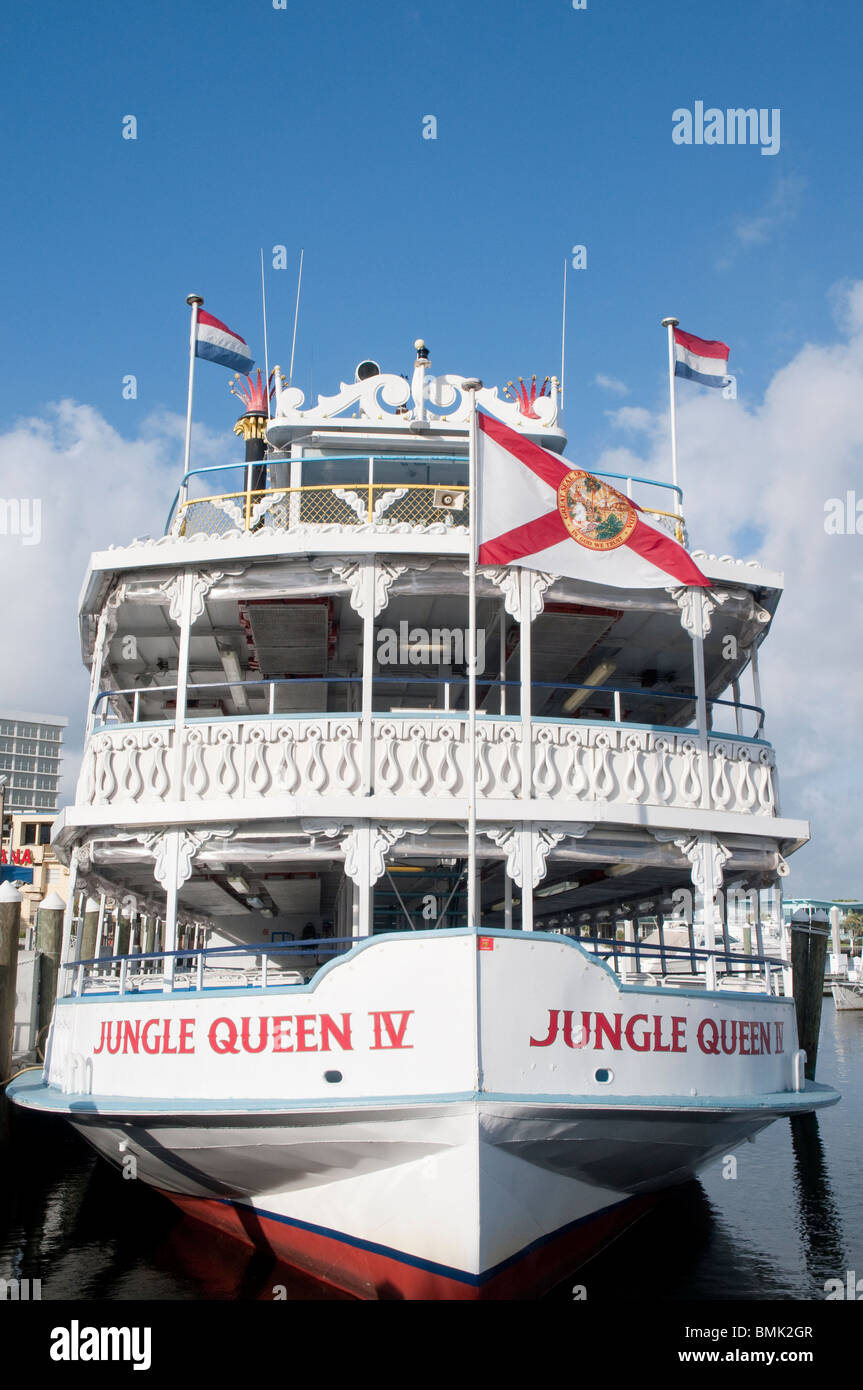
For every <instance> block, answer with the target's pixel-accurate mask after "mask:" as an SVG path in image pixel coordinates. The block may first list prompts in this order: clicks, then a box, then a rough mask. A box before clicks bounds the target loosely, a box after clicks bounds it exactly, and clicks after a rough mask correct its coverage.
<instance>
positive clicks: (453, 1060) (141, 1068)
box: [13, 932, 838, 1298]
mask: <svg viewBox="0 0 863 1390" xmlns="http://www.w3.org/2000/svg"><path fill="white" fill-rule="evenodd" d="M483 943H484V944H483ZM478 948H479V949H478ZM392 1002H398V1003H399V1004H400V1005H402V1006H403V1007H401V1008H400V1009H398V1010H392V1009H386V1008H385V1007H384V1006H385V1005H386V1004H387V1003H392ZM301 1010H302V1012H300V1011H301ZM385 1015H386V1018H388V1019H389V1022H388V1023H387V1022H386V1018H385ZM274 1018H275V1019H281V1020H282V1022H283V1023H284V1020H285V1019H286V1018H290V1019H293V1020H294V1022H293V1025H292V1026H291V1027H290V1028H285V1027H284V1026H283V1027H281V1029H278V1028H275V1027H274V1025H273V1024H272V1023H269V1024H267V1025H266V1026H265V1024H264V1022H263V1020H266V1019H270V1020H272V1019H274ZM325 1019H330V1020H331V1022H332V1026H330V1025H327V1024H325V1022H324V1020H325ZM301 1020H305V1022H302V1021H301ZM579 1020H582V1022H581V1024H580V1026H578V1025H579ZM265 1034H266V1039H267V1040H268V1042H267V1041H266V1040H265V1041H264V1042H263V1043H262V1039H264V1035H265ZM144 1037H146V1038H148V1047H149V1048H150V1049H151V1050H150V1051H149V1052H147V1053H146V1054H142V1052H141V1050H140V1049H141V1044H142V1040H143V1038H144ZM183 1038H185V1047H186V1050H181V1049H182V1039H183ZM286 1038H291V1039H292V1040H293V1046H292V1048H291V1049H290V1050H288V1051H282V1050H281V1049H280V1048H279V1049H276V1050H273V1049H274V1046H275V1042H276V1040H277V1039H280V1040H281V1041H282V1042H284V1041H285V1040H286ZM135 1039H137V1050H134V1048H135ZM243 1039H245V1041H246V1045H247V1046H246V1048H245V1049H244V1047H243V1045H242V1040H243ZM301 1039H302V1040H304V1043H305V1046H304V1047H303V1049H302V1050H301V1052H300V1053H299V1054H298V1052H297V1050H296V1046H297V1044H298V1043H299V1041H300V1040H301ZM325 1043H326V1056H325V1057H322V1055H321V1052H322V1050H323V1045H324V1044H325ZM124 1044H125V1045H126V1046H125V1050H124ZM163 1045H164V1047H167V1048H168V1049H169V1051H168V1052H165V1051H163V1050H161V1048H162V1047H163ZM227 1045H230V1047H231V1048H233V1047H234V1046H236V1047H237V1049H238V1051H236V1052H234V1051H225V1050H220V1049H224V1048H225V1047H226V1046H227ZM723 1047H724V1049H725V1050H723ZM109 1049H114V1050H109ZM249 1049H256V1051H255V1057H254V1060H252V1059H251V1058H250V1056H249ZM753 1049H754V1051H753ZM795 1051H796V1030H795V1026H794V1011H793V1005H792V1004H791V1002H790V1001H787V1000H780V999H773V998H769V997H768V996H761V997H756V996H752V995H747V996H743V995H741V996H734V995H729V994H728V993H727V992H724V993H723V994H722V995H721V996H720V995H714V994H709V993H707V992H706V991H704V990H699V991H692V992H691V993H688V992H686V991H682V990H674V991H670V990H662V989H661V988H654V987H646V986H645V987H627V986H622V985H621V984H620V982H619V981H618V980H617V978H616V976H614V975H613V974H612V972H611V971H609V970H607V969H606V968H605V967H604V966H603V965H602V964H601V963H600V962H598V961H596V960H595V959H594V958H592V957H591V956H590V955H588V953H586V952H585V951H583V950H582V949H581V948H580V947H578V946H576V945H574V944H573V943H571V942H568V941H565V940H561V939H559V938H552V937H542V936H539V935H538V934H537V935H535V936H534V937H529V936H527V935H526V934H522V933H512V934H505V933H500V934H490V935H489V936H486V937H477V936H475V935H474V934H471V933H461V932H453V933H428V934H422V935H421V934H416V935H414V936H410V937H399V938H395V937H390V938H378V939H377V940H375V941H374V942H372V943H369V945H368V946H364V947H362V948H360V949H359V950H356V951H354V952H352V953H351V955H350V956H347V957H343V958H341V959H340V960H339V961H338V962H336V963H334V964H333V965H332V966H330V967H328V968H326V969H325V970H323V971H321V972H319V975H318V976H317V977H316V980H315V981H313V982H312V985H311V986H309V987H297V986H289V987H285V986H280V987H277V988H275V989H272V990H264V991H262V990H256V991H229V992H225V991H221V992H214V997H210V996H209V994H208V993H207V992H205V993H204V994H203V995H201V994H197V993H194V994H187V995H186V997H185V998H181V997H178V996H177V995H155V996H152V997H150V998H148V999H146V1000H142V999H141V998H140V997H138V998H136V997H134V996H127V997H126V998H124V999H121V998H109V997H97V996H93V997H92V998H87V997H86V996H85V999H84V1000H82V1001H79V1002H74V1001H72V1002H69V1003H62V1004H60V1005H59V1006H58V1011H57V1021H56V1024H55V1034H54V1038H53V1041H52V1050H51V1058H50V1064H49V1071H48V1082H47V1084H44V1083H41V1084H37V1083H33V1082H31V1083H30V1085H29V1088H28V1087H27V1085H26V1084H24V1083H25V1082H26V1078H22V1079H21V1081H19V1082H18V1083H15V1090H14V1091H13V1099H17V1100H18V1101H19V1102H20V1103H22V1104H30V1105H32V1106H34V1107H35V1108H40V1109H51V1110H54V1111H55V1112H58V1113H62V1114H65V1115H66V1116H67V1117H68V1118H69V1119H70V1120H71V1122H72V1123H73V1124H74V1125H75V1127H76V1128H77V1129H78V1130H79V1132H80V1133H81V1134H82V1135H83V1136H84V1137H85V1138H86V1139H87V1140H88V1141H89V1142H90V1143H92V1144H93V1145H94V1147H95V1148H96V1149H98V1151H99V1152H100V1153H102V1154H103V1155H104V1156H105V1157H106V1158H108V1159H109V1160H111V1161H112V1162H114V1163H115V1164H119V1165H124V1166H126V1167H127V1171H128V1165H129V1164H131V1165H132V1167H133V1170H134V1175H135V1176H137V1177H138V1178H141V1179H143V1180H144V1181H146V1182H148V1183H150V1184H152V1185H153V1186H154V1187H157V1188H159V1189H160V1190H161V1191H163V1192H165V1193H166V1194H167V1195H168V1196H170V1197H171V1198H172V1200H174V1201H176V1202H177V1203H178V1204H179V1205H180V1206H182V1207H183V1208H184V1210H186V1211H189V1212H191V1213H192V1214H193V1215H195V1216H198V1217H201V1218H202V1219H204V1220H207V1221H209V1222H211V1223H213V1224H216V1225H218V1226H221V1227H222V1228H223V1229H226V1230H230V1231H232V1233H233V1234H235V1235H239V1236H240V1237H241V1238H244V1239H248V1240H251V1241H253V1242H254V1243H256V1244H263V1245H265V1246H266V1247H268V1248H269V1249H271V1250H272V1251H273V1252H274V1253H275V1254H277V1255H279V1256H281V1257H282V1258H285V1259H287V1260H289V1261H291V1262H292V1263H294V1264H296V1265H299V1266H300V1267H302V1268H304V1269H307V1270H309V1271H310V1272H312V1273H313V1274H316V1275H317V1276H318V1277H322V1278H326V1279H328V1280H329V1281H330V1282H332V1283H334V1284H337V1285H338V1286H339V1287H341V1288H345V1289H348V1290H350V1291H352V1292H355V1293H358V1294H360V1295H363V1296H366V1297H369V1296H371V1297H386V1296H396V1297H408V1298H425V1297H439V1298H461V1297H467V1298H476V1297H486V1296H513V1294H514V1292H518V1293H536V1292H537V1291H539V1290H540V1289H542V1288H546V1287H548V1286H549V1285H550V1284H552V1283H554V1282H556V1281H557V1280H558V1279H560V1278H562V1277H563V1276H564V1275H565V1274H566V1273H567V1272H568V1270H569V1269H571V1268H574V1267H576V1266H577V1264H578V1263H579V1262H580V1261H581V1260H582V1259H583V1258H586V1257H587V1256H588V1255H589V1254H591V1253H593V1250H594V1249H595V1248H597V1245H598V1244H601V1243H602V1242H603V1241H604V1240H605V1239H608V1238H609V1236H610V1235H612V1234H614V1233H615V1232H616V1231H617V1230H618V1229H620V1227H621V1226H623V1225H625V1224H627V1223H628V1222H629V1221H631V1220H633V1219H634V1218H635V1217H636V1216H637V1215H638V1214H639V1213H640V1211H641V1210H643V1209H644V1206H645V1203H646V1201H648V1200H649V1196H650V1194H652V1193H655V1192H657V1191H660V1190H661V1189H662V1188H664V1187H667V1186H669V1185H671V1184H674V1183H678V1182H682V1181H685V1180H687V1179H689V1178H691V1177H692V1176H693V1175H694V1174H695V1173H696V1172H697V1171H698V1170H699V1168H700V1167H701V1166H702V1165H703V1164H705V1163H706V1162H708V1161H709V1160H710V1159H711V1158H712V1157H713V1156H715V1155H717V1154H726V1153H728V1152H729V1151H730V1150H731V1149H733V1148H734V1147H735V1146H736V1145H737V1144H739V1143H741V1142H742V1141H743V1140H744V1139H747V1138H749V1137H751V1136H753V1135H754V1134H756V1133H757V1132H758V1131H759V1130H760V1129H763V1128H764V1127H765V1126H766V1125H767V1124H769V1123H770V1122H771V1121H772V1120H773V1119H775V1118H776V1117H777V1116H778V1115H782V1114H793V1113H800V1112H802V1111H806V1110H811V1109H813V1108H815V1107H816V1106H818V1105H822V1104H829V1103H831V1101H832V1100H835V1099H838V1097H837V1096H836V1094H835V1092H832V1091H828V1090H827V1088H824V1087H808V1088H807V1089H806V1091H802V1092H801V1091H795V1090H794V1089H793V1086H794V1063H793V1058H794V1054H795ZM323 1076H327V1077H329V1078H331V1079H330V1080H329V1081H327V1082H324V1083H323V1085H322V1078H323ZM336 1077H337V1078H339V1079H338V1080H335V1079H332V1078H336ZM121 1081H123V1082H125V1087H126V1090H125V1092H123V1093H121V1092H120V1089H119V1088H120V1083H121ZM57 1083H59V1084H57ZM133 1090H134V1092H135V1094H130V1091H133ZM346 1091H348V1092H350V1091H352V1092H353V1095H350V1094H346ZM190 1096H194V1097H195V1099H194V1100H190V1099H188V1097H190ZM183 1097H186V1099H184V1098H183Z"/></svg>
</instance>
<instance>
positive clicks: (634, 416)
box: [605, 405, 656, 434]
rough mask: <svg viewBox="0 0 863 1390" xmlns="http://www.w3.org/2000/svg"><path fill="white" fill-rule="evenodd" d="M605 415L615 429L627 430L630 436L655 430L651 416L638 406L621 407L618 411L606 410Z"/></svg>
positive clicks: (653, 419)
mask: <svg viewBox="0 0 863 1390" xmlns="http://www.w3.org/2000/svg"><path fill="white" fill-rule="evenodd" d="M605 415H606V419H608V420H610V421H611V423H612V425H613V426H614V427H615V429H619V430H627V431H629V432H630V433H632V434H642V433H650V431H651V430H654V429H655V428H656V419H655V417H654V416H653V414H652V413H651V412H650V411H649V410H645V409H643V407H642V406H640V405H623V406H621V407H620V409H619V410H607V411H606V412H605Z"/></svg>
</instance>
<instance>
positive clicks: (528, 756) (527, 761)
mask: <svg viewBox="0 0 863 1390" xmlns="http://www.w3.org/2000/svg"><path fill="white" fill-rule="evenodd" d="M518 579H519V614H520V617H519V642H518V654H519V681H520V685H521V691H520V693H521V796H522V805H523V806H524V807H525V808H526V807H527V806H528V804H529V803H530V802H531V801H532V799H533V713H532V699H533V691H532V687H531V681H532V669H533V662H532V642H531V637H532V623H533V617H532V610H531V593H530V583H531V574H530V571H529V570H526V569H520V570H519V572H518ZM533 835H534V829H533V826H532V825H531V824H530V822H528V823H527V824H526V825H525V826H524V827H523V828H522V830H521V862H522V874H521V880H522V889H521V928H522V931H533Z"/></svg>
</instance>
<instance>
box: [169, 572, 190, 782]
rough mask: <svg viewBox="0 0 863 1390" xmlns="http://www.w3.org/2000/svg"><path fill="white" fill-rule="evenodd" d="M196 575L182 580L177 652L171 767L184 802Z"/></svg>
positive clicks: (187, 574) (186, 576)
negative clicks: (175, 706) (190, 658)
mask: <svg viewBox="0 0 863 1390" xmlns="http://www.w3.org/2000/svg"><path fill="white" fill-rule="evenodd" d="M193 586H194V575H193V574H192V571H191V570H186V571H185V572H184V574H183V579H182V594H181V599H180V620H179V647H178V652H177V708H176V711H175V717H174V750H173V757H172V760H171V765H172V769H173V794H174V797H175V799H176V800H177V801H181V800H182V792H183V754H184V749H183V737H184V731H185V727H186V701H187V694H186V687H187V686H188V683H189V646H190V642H191V629H192V592H193Z"/></svg>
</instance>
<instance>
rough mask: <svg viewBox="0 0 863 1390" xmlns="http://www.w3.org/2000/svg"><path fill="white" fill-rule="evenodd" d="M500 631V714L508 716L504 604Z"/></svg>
mask: <svg viewBox="0 0 863 1390" xmlns="http://www.w3.org/2000/svg"><path fill="white" fill-rule="evenodd" d="M498 622H499V630H500V639H499V640H500V661H499V663H498V666H499V669H500V712H501V714H506V605H505V604H504V603H503V602H502V603H501V605H500V615H499V619H498Z"/></svg>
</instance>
